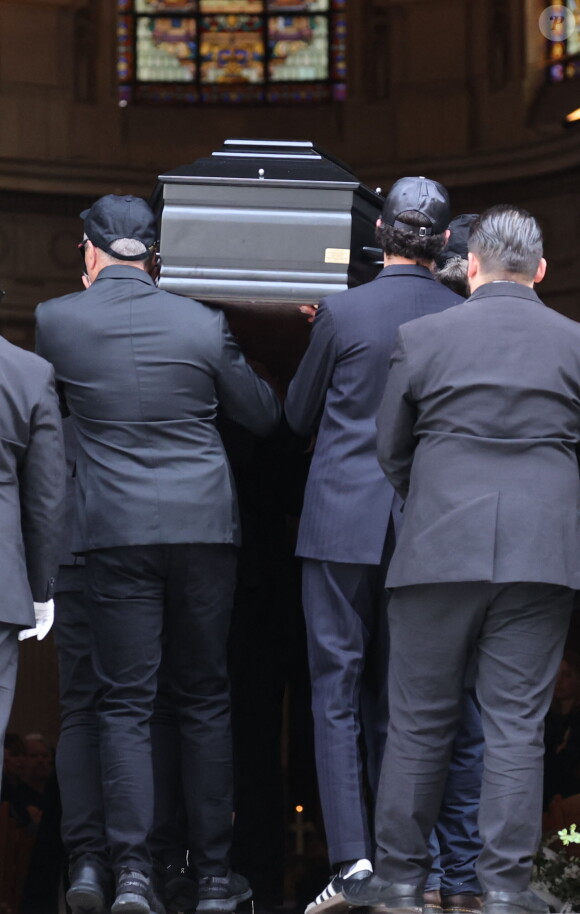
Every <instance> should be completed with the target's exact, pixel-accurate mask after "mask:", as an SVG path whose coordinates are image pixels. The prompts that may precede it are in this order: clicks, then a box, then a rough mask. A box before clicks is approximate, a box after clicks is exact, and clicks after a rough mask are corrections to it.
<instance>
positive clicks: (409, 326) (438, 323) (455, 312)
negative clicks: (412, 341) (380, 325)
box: [400, 290, 467, 336]
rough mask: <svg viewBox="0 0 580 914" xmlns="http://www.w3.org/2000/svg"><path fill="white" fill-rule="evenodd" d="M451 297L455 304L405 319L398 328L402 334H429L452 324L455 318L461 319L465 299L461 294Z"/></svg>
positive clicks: (464, 310)
mask: <svg viewBox="0 0 580 914" xmlns="http://www.w3.org/2000/svg"><path fill="white" fill-rule="evenodd" d="M447 291H449V290H447ZM453 297H454V298H455V299H458V300H457V301H456V303H455V304H453V303H452V304H451V305H450V307H448V308H443V309H442V310H441V311H433V312H432V313H431V314H424V315H422V316H421V317H415V318H414V319H413V320H412V321H405V323H404V324H401V326H400V330H401V331H402V332H403V335H405V336H410V335H415V334H416V333H419V334H421V333H425V334H429V333H432V332H433V331H434V330H436V329H437V328H438V327H446V326H448V325H449V324H450V323H451V324H453V323H455V322H456V321H457V320H461V319H462V318H463V317H464V316H465V315H466V314H467V312H466V308H465V303H466V300H465V299H464V298H461V296H459V297H458V296H453Z"/></svg>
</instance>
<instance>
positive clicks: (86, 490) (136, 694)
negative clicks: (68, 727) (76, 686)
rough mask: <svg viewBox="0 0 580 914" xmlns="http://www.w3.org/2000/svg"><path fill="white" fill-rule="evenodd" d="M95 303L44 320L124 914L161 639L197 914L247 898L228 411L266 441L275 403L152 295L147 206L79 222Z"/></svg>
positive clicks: (140, 852) (201, 316)
mask: <svg viewBox="0 0 580 914" xmlns="http://www.w3.org/2000/svg"><path fill="white" fill-rule="evenodd" d="M83 218H84V220H85V239H84V241H83V245H82V248H83V252H84V257H85V264H86V273H87V281H86V284H87V285H88V288H87V289H86V291H84V292H81V293H77V294H73V295H68V296H64V297H63V298H60V299H54V300H52V301H49V302H44V303H43V304H41V305H40V306H39V307H38V310H37V348H38V351H39V352H40V353H43V354H45V355H46V357H47V358H48V359H49V360H50V361H51V362H52V363H53V364H54V366H55V369H56V375H57V381H58V383H59V385H60V388H61V391H62V394H63V399H64V402H65V404H66V407H67V408H68V410H69V411H70V413H71V415H72V419H73V424H74V428H75V434H76V438H77V446H78V450H77V470H76V472H77V495H76V505H77V520H78V539H77V542H76V545H75V551H80V552H84V553H85V554H86V574H87V599H88V604H89V616H90V621H91V628H92V635H93V639H94V646H95V667H96V672H97V675H98V677H99V680H100V683H101V687H102V697H101V701H100V705H99V725H100V743H101V769H102V779H103V796H104V806H105V822H106V832H107V840H108V845H109V851H110V854H111V859H112V864H113V870H114V872H115V875H116V878H117V897H116V900H115V902H114V904H113V906H112V911H113V914H115V912H119V914H120V912H122V911H128V912H130V914H148V912H149V911H150V905H151V904H154V905H155V904H156V900H155V897H154V894H153V892H152V890H151V885H150V878H149V877H150V872H151V860H150V854H149V850H148V847H147V836H148V833H149V831H150V828H151V824H152V817H153V782H152V781H153V778H152V764H151V744H150V733H149V721H150V717H151V713H152V709H153V702H154V698H155V692H156V679H157V671H158V668H159V664H160V659H161V644H162V636H163V639H164V645H165V646H166V650H167V652H168V655H169V664H168V666H169V668H170V670H171V687H172V690H173V697H174V707H175V713H176V717H177V719H178V721H179V727H180V733H181V751H182V771H183V779H184V793H185V800H186V807H187V818H188V825H189V835H188V838H189V851H190V859H191V862H192V864H193V866H194V869H195V871H196V874H197V876H198V878H199V882H200V886H199V892H200V899H201V901H200V907H201V909H202V910H203V909H204V908H205V909H208V910H218V911H219V910H234V909H235V906H236V904H237V902H238V901H239V900H242V899H243V898H247V897H249V895H250V894H251V892H250V889H249V887H248V885H247V883H246V882H245V880H243V879H241V877H237V876H235V874H232V873H231V872H230V870H229V859H228V855H229V847H230V841H231V829H232V809H233V804H232V784H231V780H232V772H231V736H230V717H229V684H228V678H227V670H226V641H227V634H228V627H229V619H230V612H231V604H232V597H233V590H234V584H235V565H236V548H235V547H236V546H237V545H238V543H239V536H240V534H239V524H238V515H237V504H236V496H235V490H234V485H233V481H232V477H231V473H230V469H229V465H228V462H227V459H226V456H225V453H224V449H223V445H222V442H221V439H220V437H219V434H218V432H217V429H216V415H217V410H218V407H220V408H221V409H223V411H224V412H225V413H226V414H228V415H230V416H232V417H233V418H235V419H236V421H238V422H240V423H241V424H242V425H245V426H247V427H248V428H250V429H251V430H252V431H253V432H255V433H256V434H261V435H266V434H268V433H269V432H270V431H271V430H273V429H274V428H275V426H276V425H277V423H278V420H279V415H280V407H279V403H278V400H277V397H276V395H275V394H274V392H273V390H272V389H271V388H270V386H269V385H268V384H267V383H266V382H265V381H262V380H261V379H260V378H258V376H257V375H256V374H254V372H253V371H252V370H251V369H250V367H249V366H248V365H247V363H246V362H245V360H244V358H243V356H242V354H241V352H240V350H239V348H238V346H237V344H236V342H235V340H234V339H233V337H232V335H231V333H230V331H229V329H228V326H227V323H226V320H225V317H224V315H223V314H222V313H221V312H220V311H217V310H212V309H210V308H207V307H205V306H203V305H201V304H199V303H198V302H195V301H191V300H189V299H186V298H183V297H181V296H176V295H171V294H169V293H166V292H162V291H160V290H159V289H157V288H156V286H155V283H154V281H153V279H152V278H151V276H150V275H149V270H150V269H152V264H153V258H154V256H155V254H154V252H155V240H156V226H155V220H154V217H153V213H152V212H151V210H150V209H149V207H148V206H147V205H146V204H145V202H144V201H143V200H140V199H138V198H135V197H117V196H115V195H108V196H107V197H103V198H101V199H100V200H98V201H97V202H96V203H95V204H94V205H93V206H92V207H91V209H90V210H88V211H87V212H85V213H84V214H83Z"/></svg>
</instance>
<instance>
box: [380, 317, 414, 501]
mask: <svg viewBox="0 0 580 914" xmlns="http://www.w3.org/2000/svg"><path fill="white" fill-rule="evenodd" d="M416 419H417V409H416V404H415V401H414V400H413V395H412V392H411V385H410V380H409V364H408V359H407V355H406V352H405V345H404V342H403V337H402V335H401V331H400V330H399V332H398V334H397V340H396V343H395V348H394V350H393V355H392V357H391V366H390V370H389V378H388V381H387V386H386V388H385V393H384V396H383V400H382V402H381V405H380V407H379V412H378V415H377V456H378V458H379V463H380V465H381V467H382V468H383V471H384V473H385V474H386V476H387V477H388V478H389V481H390V482H391V484H392V485H393V488H394V489H395V490H396V491H397V493H398V494H399V495H400V496H401V498H402V499H403V500H405V499H406V497H407V495H408V492H409V479H410V476H411V466H412V463H413V456H414V453H415V447H416V445H417V440H416V437H415V434H414V428H415V421H416Z"/></svg>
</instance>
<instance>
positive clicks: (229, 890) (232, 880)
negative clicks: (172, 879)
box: [196, 870, 252, 914]
mask: <svg viewBox="0 0 580 914" xmlns="http://www.w3.org/2000/svg"><path fill="white" fill-rule="evenodd" d="M198 892H199V901H198V903H197V909H196V910H197V911H211V912H212V914H214V912H218V914H219V912H222V911H223V912H224V914H229V912H232V911H235V910H236V908H237V906H238V905H239V904H240V903H241V902H242V901H247V900H248V898H251V897H252V890H251V888H250V883H249V882H248V880H247V879H246V878H245V877H244V876H240V875H239V873H232V871H231V870H230V872H229V873H228V874H227V876H201V878H200V880H199V886H198Z"/></svg>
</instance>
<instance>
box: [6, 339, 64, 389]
mask: <svg viewBox="0 0 580 914" xmlns="http://www.w3.org/2000/svg"><path fill="white" fill-rule="evenodd" d="M0 362H3V363H4V365H7V366H8V365H9V366H10V369H11V370H21V371H23V372H24V373H26V374H27V375H28V376H33V377H36V378H38V379H45V378H48V377H49V376H50V375H51V373H52V365H51V364H50V362H48V361H47V360H46V359H43V358H42V356H40V355H36V353H35V352H30V351H29V350H28V349H22V348H21V347H20V346H15V345H14V344H13V343H9V342H8V340H6V339H4V337H3V336H0Z"/></svg>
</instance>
